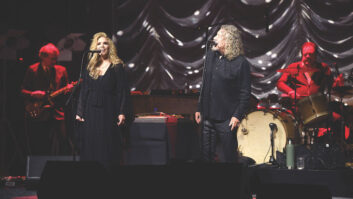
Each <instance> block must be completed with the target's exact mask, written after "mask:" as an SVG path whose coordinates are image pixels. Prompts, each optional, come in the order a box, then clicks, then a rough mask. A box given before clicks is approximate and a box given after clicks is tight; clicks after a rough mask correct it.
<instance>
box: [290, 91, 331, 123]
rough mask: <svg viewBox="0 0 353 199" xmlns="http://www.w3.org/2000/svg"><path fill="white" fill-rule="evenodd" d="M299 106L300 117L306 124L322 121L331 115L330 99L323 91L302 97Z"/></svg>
mask: <svg viewBox="0 0 353 199" xmlns="http://www.w3.org/2000/svg"><path fill="white" fill-rule="evenodd" d="M297 106H298V113H299V115H300V119H301V120H302V121H303V123H304V125H306V126H311V125H314V124H317V123H319V122H322V121H323V120H325V119H326V118H327V116H328V115H329V112H328V100H327V98H326V97H325V95H323V94H321V93H317V94H314V95H310V96H308V97H305V98H303V99H300V100H299V101H298V103H297Z"/></svg>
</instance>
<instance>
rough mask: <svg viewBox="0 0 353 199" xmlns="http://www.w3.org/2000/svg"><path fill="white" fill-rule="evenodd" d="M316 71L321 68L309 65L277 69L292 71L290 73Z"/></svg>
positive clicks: (286, 71)
mask: <svg viewBox="0 0 353 199" xmlns="http://www.w3.org/2000/svg"><path fill="white" fill-rule="evenodd" d="M316 71H319V69H317V68H309V67H301V68H285V69H278V70H277V72H281V73H290V74H297V73H305V72H316Z"/></svg>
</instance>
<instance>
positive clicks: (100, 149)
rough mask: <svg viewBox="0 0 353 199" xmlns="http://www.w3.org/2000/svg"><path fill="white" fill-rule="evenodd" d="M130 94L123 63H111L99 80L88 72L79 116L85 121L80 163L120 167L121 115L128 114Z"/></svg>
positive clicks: (81, 92) (82, 130)
mask: <svg viewBox="0 0 353 199" xmlns="http://www.w3.org/2000/svg"><path fill="white" fill-rule="evenodd" d="M128 94H129V89H128V85H127V78H126V76H125V72H124V68H123V65H122V64H118V65H115V66H114V65H112V64H111V65H110V66H109V68H108V69H107V71H106V73H105V74H104V75H102V76H99V78H98V79H96V80H95V79H93V78H92V77H91V76H89V74H88V71H87V70H85V73H84V76H83V82H82V88H81V91H80V97H79V101H78V105H77V115H79V116H81V117H82V118H84V122H83V124H82V128H81V131H80V134H81V135H80V144H79V150H80V160H84V161H86V160H88V161H98V162H100V163H102V164H103V165H105V166H110V165H112V164H119V162H120V158H121V148H122V138H121V130H120V127H118V126H117V120H118V115H119V114H125V115H126V112H127V110H126V104H127V99H128V98H127V95H128Z"/></svg>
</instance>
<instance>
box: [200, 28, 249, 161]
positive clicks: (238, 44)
mask: <svg viewBox="0 0 353 199" xmlns="http://www.w3.org/2000/svg"><path fill="white" fill-rule="evenodd" d="M213 41H214V43H215V45H214V46H213V47H212V50H210V51H208V52H207V55H206V60H205V67H204V75H203V80H202V88H201V92H200V97H199V103H198V110H197V112H196V113H195V120H196V122H197V123H198V124H200V123H201V122H202V133H201V158H202V160H204V161H207V162H225V163H232V162H236V161H237V152H236V150H237V145H238V144H237V140H236V128H237V126H238V125H239V123H240V120H241V119H242V118H243V116H244V114H245V112H246V110H247V107H248V103H249V99H250V93H251V82H250V65H249V62H248V61H247V60H246V58H245V57H244V55H243V54H244V51H243V45H242V41H241V37H240V32H239V30H238V29H237V28H236V27H235V26H234V25H222V26H221V28H220V29H219V30H218V32H217V35H216V36H215V37H214V39H213ZM218 141H219V142H218Z"/></svg>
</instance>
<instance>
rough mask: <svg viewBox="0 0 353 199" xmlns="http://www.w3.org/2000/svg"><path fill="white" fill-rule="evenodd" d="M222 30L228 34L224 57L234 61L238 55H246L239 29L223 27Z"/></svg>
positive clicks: (226, 35) (228, 26)
mask: <svg viewBox="0 0 353 199" xmlns="http://www.w3.org/2000/svg"><path fill="white" fill-rule="evenodd" d="M221 29H222V30H224V31H225V33H226V34H225V40H226V41H225V49H224V56H225V57H226V58H227V59H228V60H232V59H234V58H235V57H237V56H238V55H241V54H244V49H243V42H242V39H241V35H240V31H239V30H238V28H236V27H235V26H234V25H222V26H221Z"/></svg>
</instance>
